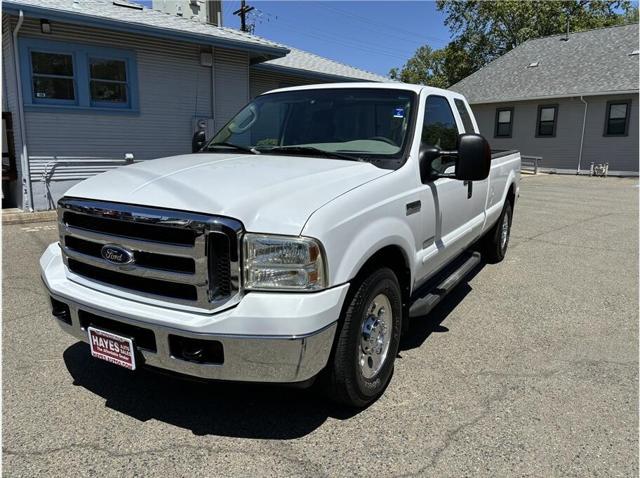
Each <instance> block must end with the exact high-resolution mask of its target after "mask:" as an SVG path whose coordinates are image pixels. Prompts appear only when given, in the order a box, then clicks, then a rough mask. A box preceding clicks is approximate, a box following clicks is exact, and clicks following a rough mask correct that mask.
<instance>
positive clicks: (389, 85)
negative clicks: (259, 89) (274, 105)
mask: <svg viewBox="0 0 640 478" xmlns="http://www.w3.org/2000/svg"><path fill="white" fill-rule="evenodd" d="M335 88H376V89H392V90H404V91H412V92H414V93H421V92H422V91H428V93H430V94H436V95H442V96H451V97H456V98H464V96H462V95H461V94H460V93H456V92H454V91H449V90H443V89H441V88H433V87H431V86H424V85H412V84H409V83H399V82H386V83H370V82H349V83H321V84H316V85H304V86H291V87H288V88H278V89H276V90H271V91H267V92H266V93H264V94H265V95H267V94H271V93H281V92H283V91H300V90H326V89H335Z"/></svg>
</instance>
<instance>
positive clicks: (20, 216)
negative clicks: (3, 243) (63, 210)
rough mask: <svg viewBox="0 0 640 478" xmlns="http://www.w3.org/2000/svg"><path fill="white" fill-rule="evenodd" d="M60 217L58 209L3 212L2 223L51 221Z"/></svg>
mask: <svg viewBox="0 0 640 478" xmlns="http://www.w3.org/2000/svg"><path fill="white" fill-rule="evenodd" d="M57 219H58V213H57V211H39V212H8V213H4V212H3V213H2V224H3V225H5V224H30V223H32V222H51V221H55V220H57Z"/></svg>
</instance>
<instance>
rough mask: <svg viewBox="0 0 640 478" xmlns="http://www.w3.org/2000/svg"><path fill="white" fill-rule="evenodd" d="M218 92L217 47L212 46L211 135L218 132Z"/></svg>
mask: <svg viewBox="0 0 640 478" xmlns="http://www.w3.org/2000/svg"><path fill="white" fill-rule="evenodd" d="M216 94H217V91H216V49H215V47H211V119H212V120H213V131H212V132H211V137H213V135H214V134H216V133H217V132H218V131H217V130H216ZM207 139H209V138H207Z"/></svg>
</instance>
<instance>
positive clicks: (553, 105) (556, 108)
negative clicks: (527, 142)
mask: <svg viewBox="0 0 640 478" xmlns="http://www.w3.org/2000/svg"><path fill="white" fill-rule="evenodd" d="M547 108H553V130H552V131H551V134H540V118H541V115H542V110H543V109H547ZM559 109H560V108H559V104H558V103H551V104H543V105H538V114H537V116H536V135H535V137H536V138H555V137H556V130H557V128H558V112H559Z"/></svg>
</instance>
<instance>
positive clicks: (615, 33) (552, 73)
mask: <svg viewBox="0 0 640 478" xmlns="http://www.w3.org/2000/svg"><path fill="white" fill-rule="evenodd" d="M450 89H451V90H453V91H457V92H459V93H462V94H463V95H465V96H466V97H467V99H468V101H469V103H472V104H478V103H497V102H502V101H518V100H527V99H541V98H551V97H567V96H580V95H602V94H614V93H622V92H632V91H635V92H637V91H638V24H637V23H636V24H631V25H623V26H616V27H608V28H600V29H596V30H588V31H584V32H576V33H571V34H569V37H568V40H567V39H566V36H565V35H553V36H548V37H543V38H535V39H532V40H528V41H526V42H525V43H523V44H522V45H520V46H518V47H516V48H514V49H513V50H511V51H510V52H508V53H506V54H505V55H503V56H501V57H499V58H497V59H496V60H494V61H492V62H491V63H489V64H488V65H486V66H485V67H484V68H481V69H480V70H478V71H476V72H475V73H473V74H472V75H470V76H468V77H467V78H465V79H464V80H462V81H459V82H458V83H456V84H455V85H453V86H451V88H450Z"/></svg>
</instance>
